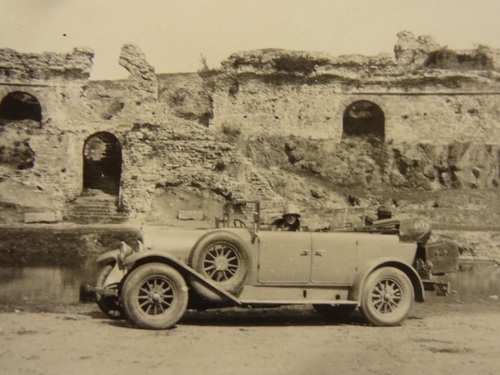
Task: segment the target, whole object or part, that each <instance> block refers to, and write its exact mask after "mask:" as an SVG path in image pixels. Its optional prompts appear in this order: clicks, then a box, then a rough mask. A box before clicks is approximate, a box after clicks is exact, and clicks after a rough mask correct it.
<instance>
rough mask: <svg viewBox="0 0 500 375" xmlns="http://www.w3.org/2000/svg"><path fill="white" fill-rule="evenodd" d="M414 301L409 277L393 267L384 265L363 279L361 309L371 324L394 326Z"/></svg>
mask: <svg viewBox="0 0 500 375" xmlns="http://www.w3.org/2000/svg"><path fill="white" fill-rule="evenodd" d="M413 300H414V291H413V286H412V284H411V281H410V279H409V278H408V276H406V274H405V273H403V272H402V271H400V270H398V269H396V268H392V267H383V268H379V269H377V270H375V271H373V272H372V273H371V274H370V275H369V276H368V277H367V278H366V280H365V283H364V286H363V290H362V294H361V306H360V311H361V313H362V314H363V316H364V317H365V318H366V320H368V321H369V322H370V323H371V324H373V325H376V326H395V325H399V324H401V323H402V322H403V321H404V320H405V319H406V318H407V316H408V314H409V312H410V309H411V307H412V305H413Z"/></svg>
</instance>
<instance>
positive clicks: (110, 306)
mask: <svg viewBox="0 0 500 375" xmlns="http://www.w3.org/2000/svg"><path fill="white" fill-rule="evenodd" d="M112 270H113V265H111V264H108V265H106V266H104V267H102V268H101V270H100V271H99V274H98V276H97V285H96V286H97V287H98V288H102V287H103V286H104V283H105V282H106V279H107V278H108V275H109V274H110V273H111V271H112ZM110 289H115V290H117V289H118V287H117V286H113V287H110ZM96 300H97V306H99V308H100V309H101V311H102V312H103V313H104V314H106V315H107V316H108V318H111V319H122V318H124V314H123V308H122V306H121V304H120V300H119V299H118V296H106V295H102V294H99V293H96Z"/></svg>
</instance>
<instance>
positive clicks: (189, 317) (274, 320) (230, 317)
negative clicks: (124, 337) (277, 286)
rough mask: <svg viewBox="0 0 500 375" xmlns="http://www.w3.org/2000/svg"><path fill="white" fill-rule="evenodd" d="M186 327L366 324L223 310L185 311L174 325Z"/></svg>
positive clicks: (279, 311) (285, 311)
mask: <svg viewBox="0 0 500 375" xmlns="http://www.w3.org/2000/svg"><path fill="white" fill-rule="evenodd" d="M85 315H87V316H89V317H91V318H92V319H96V320H101V321H102V323H103V324H110V325H113V326H117V327H123V328H125V327H126V328H137V327H136V326H135V325H133V324H132V323H131V322H130V321H128V320H126V319H110V318H107V317H106V316H105V315H104V314H103V313H102V312H100V311H98V310H96V311H93V312H88V313H87V314H85ZM179 325H186V326H214V327H252V326H253V327H286V326H325V325H327V326H335V325H339V326H340V325H356V326H361V325H367V323H366V321H365V320H364V319H363V317H362V316H361V314H360V313H359V311H357V310H356V311H354V312H353V313H352V314H351V315H350V316H349V317H348V318H340V317H331V318H327V317H324V316H322V315H320V314H319V313H317V312H316V311H315V310H314V309H313V308H312V307H311V308H307V307H298V308H294V307H277V308H258V309H241V308H239V309H238V308H223V309H214V310H205V311H197V310H188V311H186V313H185V314H184V316H183V317H182V319H181V320H180V321H179V322H178V323H177V326H179Z"/></svg>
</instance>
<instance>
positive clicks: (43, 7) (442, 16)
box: [0, 0, 500, 80]
mask: <svg viewBox="0 0 500 375" xmlns="http://www.w3.org/2000/svg"><path fill="white" fill-rule="evenodd" d="M0 14H1V22H0V48H12V49H15V50H17V51H19V52H35V53H40V52H45V51H51V52H64V53H69V52H71V51H72V50H73V48H74V47H89V48H91V49H92V50H94V52H95V57H94V66H93V69H92V73H91V79H96V80H100V79H121V78H126V77H127V76H128V72H127V71H126V70H125V69H124V68H122V67H120V66H119V65H118V58H119V55H120V50H121V47H122V45H123V44H125V43H132V44H136V45H138V46H139V47H140V48H141V50H142V51H143V52H144V54H145V56H146V59H147V61H148V62H149V63H150V64H151V65H152V66H153V67H154V68H155V71H156V73H180V72H196V71H197V70H198V69H200V68H201V66H202V64H201V56H204V58H205V59H206V61H207V63H208V65H209V67H211V68H217V67H219V66H220V63H221V61H223V60H224V59H226V58H227V57H229V56H230V55H231V54H232V53H234V52H238V51H246V50H252V49H260V48H283V49H289V50H306V51H316V52H326V53H329V54H332V55H334V56H338V55H344V54H362V55H369V56H370V55H377V54H379V53H390V54H392V53H393V49H394V44H395V43H396V42H397V36H396V34H397V33H398V32H399V31H402V30H408V31H411V32H412V33H414V34H415V35H416V36H419V35H431V36H432V37H434V39H435V40H436V42H437V43H438V44H440V45H442V46H447V47H449V48H452V49H469V48H474V47H475V46H477V45H480V44H481V45H488V46H490V47H492V48H500V39H499V37H500V22H499V15H500V1H499V0H476V1H474V2H473V1H470V0H418V1H417V0H343V1H340V0H0Z"/></svg>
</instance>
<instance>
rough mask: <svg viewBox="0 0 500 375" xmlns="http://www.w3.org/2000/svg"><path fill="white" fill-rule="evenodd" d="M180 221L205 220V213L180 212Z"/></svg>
mask: <svg viewBox="0 0 500 375" xmlns="http://www.w3.org/2000/svg"><path fill="white" fill-rule="evenodd" d="M177 219H179V220H203V211H189V210H180V211H178V212H177Z"/></svg>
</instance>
